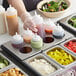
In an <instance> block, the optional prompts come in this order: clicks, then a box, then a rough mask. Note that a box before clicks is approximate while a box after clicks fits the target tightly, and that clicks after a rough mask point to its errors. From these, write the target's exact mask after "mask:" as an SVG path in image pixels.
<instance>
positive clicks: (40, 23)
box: [33, 12, 45, 38]
mask: <svg viewBox="0 0 76 76" xmlns="http://www.w3.org/2000/svg"><path fill="white" fill-rule="evenodd" d="M33 21H34V22H35V24H36V27H37V29H38V35H40V36H41V37H42V38H43V37H44V35H45V32H44V20H43V18H42V17H41V16H40V15H38V14H37V13H36V12H35V15H34V16H33Z"/></svg>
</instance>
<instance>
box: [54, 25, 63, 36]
mask: <svg viewBox="0 0 76 76" xmlns="http://www.w3.org/2000/svg"><path fill="white" fill-rule="evenodd" d="M53 34H54V35H59V36H60V35H63V34H64V29H63V28H62V27H61V26H59V25H58V26H56V27H55V28H54V29H53Z"/></svg>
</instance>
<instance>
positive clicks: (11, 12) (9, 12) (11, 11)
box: [6, 5, 17, 15]
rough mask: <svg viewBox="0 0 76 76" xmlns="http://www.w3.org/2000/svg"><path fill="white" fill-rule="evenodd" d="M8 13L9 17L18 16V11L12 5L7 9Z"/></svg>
mask: <svg viewBox="0 0 76 76" xmlns="http://www.w3.org/2000/svg"><path fill="white" fill-rule="evenodd" d="M6 13H7V15H14V14H17V10H16V9H15V8H14V7H12V6H11V5H10V7H8V8H7V12H6Z"/></svg>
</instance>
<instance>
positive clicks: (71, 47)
mask: <svg viewBox="0 0 76 76" xmlns="http://www.w3.org/2000/svg"><path fill="white" fill-rule="evenodd" d="M64 46H65V47H67V48H68V49H69V50H71V51H73V52H74V53H76V42H73V41H69V42H68V44H65V45H64Z"/></svg>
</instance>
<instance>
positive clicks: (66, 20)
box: [60, 13, 76, 32]
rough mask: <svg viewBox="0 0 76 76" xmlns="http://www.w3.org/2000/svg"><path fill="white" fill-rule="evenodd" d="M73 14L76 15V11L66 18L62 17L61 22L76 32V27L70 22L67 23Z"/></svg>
mask: <svg viewBox="0 0 76 76" xmlns="http://www.w3.org/2000/svg"><path fill="white" fill-rule="evenodd" d="M73 16H76V13H74V14H72V15H70V16H68V17H66V18H64V19H61V20H60V23H62V24H64V26H66V27H68V28H70V29H71V30H72V31H75V32H76V28H74V27H72V26H71V25H70V24H68V23H67V22H68V20H69V19H70V18H72V17H73ZM69 31H70V30H69Z"/></svg>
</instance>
